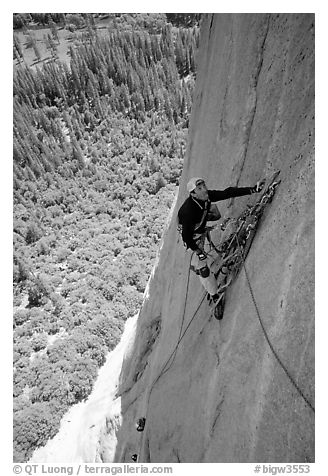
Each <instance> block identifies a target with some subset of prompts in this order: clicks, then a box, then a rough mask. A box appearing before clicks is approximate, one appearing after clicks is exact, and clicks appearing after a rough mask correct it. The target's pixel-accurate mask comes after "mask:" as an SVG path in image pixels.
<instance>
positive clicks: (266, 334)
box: [236, 234, 315, 413]
mask: <svg viewBox="0 0 328 476" xmlns="http://www.w3.org/2000/svg"><path fill="white" fill-rule="evenodd" d="M236 240H237V245H238V248H239V251H240V255H241V259H242V265H243V268H244V271H245V275H246V280H247V284H248V287H249V291H250V293H251V297H252V301H253V304H254V307H255V310H256V314H257V317H258V319H259V321H260V324H261V328H262V331H263V334H264V336H265V339H266V341H267V343H268V345H269V347H270V349H271V351H272V353H273V355H274V356H275V358H276V359H277V361H278V363H279V365H280V366H281V368H282V369H283V370H284V372H285V374H286V375H287V377H288V378H289V380H290V381H291V383H292V384H293V385H294V387H295V388H296V390H297V391H298V393H299V394H300V396H301V397H302V398H303V400H304V401H305V403H306V404H307V405H308V406H309V407H310V408H311V410H312V411H313V413H315V409H314V407H313V405H312V404H311V402H310V401H309V399H308V398H307V397H306V396H305V395H304V393H303V391H302V390H301V388H300V387H299V386H298V385H297V383H296V382H295V379H294V378H293V377H292V376H291V375H290V373H289V371H288V369H287V368H286V366H285V365H284V363H283V362H282V360H281V359H280V357H279V355H278V354H277V352H276V351H275V349H274V347H273V345H272V343H271V341H270V338H269V336H268V333H267V331H266V329H265V327H264V324H263V321H262V318H261V315H260V311H259V308H258V305H257V302H256V300H255V296H254V292H253V289H252V285H251V282H250V279H249V276H248V273H247V270H246V265H245V260H244V256H243V253H242V250H241V247H240V244H239V240H238V235H237V234H236Z"/></svg>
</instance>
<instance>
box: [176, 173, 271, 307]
mask: <svg viewBox="0 0 328 476" xmlns="http://www.w3.org/2000/svg"><path fill="white" fill-rule="evenodd" d="M264 183H265V181H264V180H261V181H258V182H257V184H256V185H255V186H254V187H239V188H238V187H228V188H226V189H225V190H208V189H207V187H206V184H205V180H204V179H203V178H200V177H193V178H191V179H190V180H189V182H188V183H187V191H188V192H189V197H188V198H187V199H186V200H185V201H184V203H183V204H182V206H181V207H180V209H179V211H178V221H179V224H180V226H181V229H182V230H181V232H182V239H183V241H184V243H185V245H186V247H187V249H188V248H190V249H191V250H192V251H193V255H192V258H191V267H192V269H194V270H195V272H196V274H198V275H199V279H200V281H201V283H202V285H203V286H204V288H205V289H206V291H207V292H208V297H209V298H210V300H212V301H213V302H215V301H216V300H217V299H219V298H220V296H221V294H220V293H218V284H217V281H216V278H215V276H214V274H213V273H212V272H211V270H210V262H209V259H208V257H207V255H206V253H205V251H204V244H205V238H206V232H207V230H206V224H207V222H208V221H214V220H219V219H220V218H221V214H220V212H219V209H218V207H217V205H215V204H213V203H212V202H218V201H220V200H227V199H228V198H233V197H242V196H244V195H250V194H252V193H258V192H260V191H261V190H262V189H263V186H264Z"/></svg>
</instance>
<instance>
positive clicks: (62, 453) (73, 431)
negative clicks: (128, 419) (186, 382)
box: [30, 315, 138, 463]
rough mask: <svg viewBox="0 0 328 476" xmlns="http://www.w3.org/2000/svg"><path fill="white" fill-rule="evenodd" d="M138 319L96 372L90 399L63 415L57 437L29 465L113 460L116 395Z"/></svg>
mask: <svg viewBox="0 0 328 476" xmlns="http://www.w3.org/2000/svg"><path fill="white" fill-rule="evenodd" d="M137 319H138V315H136V316H134V317H131V318H130V319H128V320H127V321H126V323H125V328H124V332H123V334H122V337H121V340H120V342H119V344H118V345H117V346H116V347H115V349H114V350H112V351H111V352H110V353H109V354H108V356H107V359H106V362H105V364H104V365H103V366H102V367H101V369H100V370H99V373H98V377H97V380H96V382H95V385H94V388H93V390H92V393H91V394H90V396H89V398H88V399H87V400H86V401H85V402H81V403H78V404H77V405H74V406H73V407H72V408H71V409H70V410H69V411H68V412H67V413H66V415H64V417H63V418H62V421H61V425H60V429H59V432H58V433H57V435H56V436H55V437H54V438H53V439H52V440H49V441H48V443H47V444H46V445H45V446H44V447H42V448H39V449H37V450H36V451H35V452H34V454H33V456H32V458H31V460H30V462H31V463H83V462H89V463H91V462H101V461H102V455H104V454H105V455H106V461H107V462H108V461H109V459H108V458H111V456H112V457H114V453H115V448H116V429H117V428H118V426H119V425H120V419H121V399H120V398H115V392H116V389H117V386H118V382H119V376H120V372H121V367H122V362H123V357H124V354H125V351H126V349H127V348H128V346H129V345H130V343H131V341H132V340H133V338H134V335H135V329H136V323H137ZM99 449H100V451H101V454H99Z"/></svg>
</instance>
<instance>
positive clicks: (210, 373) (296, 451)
mask: <svg viewBox="0 0 328 476" xmlns="http://www.w3.org/2000/svg"><path fill="white" fill-rule="evenodd" d="M277 169H279V170H280V171H281V179H282V181H281V184H280V186H279V188H278V189H277V192H276V195H275V197H274V200H273V202H272V203H271V204H270V205H269V206H268V207H267V209H266V211H265V213H264V215H263V217H262V219H261V221H260V224H259V227H258V230H257V233H256V236H255V239H254V241H253V244H252V246H251V249H250V251H249V254H248V256H247V260H246V266H247V270H248V274H249V278H250V281H251V285H252V289H253V292H254V296H255V299H256V302H257V305H258V309H259V312H260V315H261V318H262V321H263V324H264V326H265V328H266V331H267V333H268V336H269V338H270V341H271V343H272V346H273V347H274V349H275V351H276V352H277V354H278V355H279V358H280V359H281V362H282V363H283V365H284V366H285V368H286V369H287V370H288V372H289V374H290V376H291V377H292V379H293V380H294V381H295V382H296V383H297V385H298V386H299V388H300V389H301V391H302V392H303V394H304V395H305V396H306V398H307V399H308V401H309V402H311V404H312V405H313V406H314V16H313V15H312V14H213V15H211V14H208V15H206V16H205V18H204V20H203V23H202V29H201V44H200V51H199V59H198V73H197V82H196V89H195V95H194V103H193V113H192V117H191V121H190V128H189V140H188V148H187V152H186V158H185V164H184V170H183V175H182V179H181V184H180V189H179V195H178V197H177V200H176V204H175V208H174V210H173V212H172V219H171V222H170V224H169V226H168V228H167V230H166V233H165V236H164V238H163V242H162V248H161V251H160V255H159V261H158V264H157V266H156V268H155V269H154V272H153V276H152V278H151V280H150V283H149V289H148V295H147V297H146V299H145V302H144V306H143V308H142V310H141V312H140V316H139V319H138V323H137V328H136V333H135V336H134V341H133V342H132V343H131V345H130V347H129V350H128V351H127V352H126V355H125V359H124V363H123V367H122V372H121V377H120V386H119V394H120V396H121V411H122V415H121V427H120V429H119V430H118V432H117V445H116V454H115V458H114V460H115V461H117V462H124V461H131V455H132V454H133V453H137V454H138V455H139V462H152V463H154V462H161V463H164V462H171V463H174V462H218V463H219V462H236V463H238V462H294V463H297V462H313V461H314V412H313V410H312V409H311V408H310V406H309V405H308V404H307V403H306V402H305V400H304V399H303V398H302V396H301V395H300V392H299V391H297V390H296V388H295V386H294V385H293V384H292V383H291V381H290V379H289V378H288V376H287V375H286V372H285V371H284V370H283V369H282V366H281V365H280V363H279V362H278V361H277V359H276V357H275V356H274V354H273V352H272V350H271V349H270V347H269V345H268V343H267V341H266V339H265V337H264V333H263V330H262V328H261V325H260V322H259V319H258V316H257V313H256V310H255V307H254V303H253V301H252V298H251V294H250V289H249V286H248V283H247V280H246V277H245V273H244V271H243V270H241V271H240V273H239V274H238V276H237V278H236V280H235V281H234V282H233V284H232V285H231V286H230V288H229V289H228V291H227V294H226V305H225V311H224V317H223V320H222V321H217V320H215V319H214V318H213V317H212V316H211V312H210V309H209V306H208V303H207V302H206V300H204V301H203V302H202V303H201V305H200V306H199V304H200V302H201V299H202V296H203V289H202V288H201V286H200V283H199V280H198V277H197V276H195V275H194V274H193V273H191V274H190V275H189V263H190V251H186V250H185V248H184V247H183V244H182V243H181V238H180V237H179V234H178V233H177V228H176V220H175V217H176V214H177V210H178V207H179V206H180V205H181V203H182V202H183V200H184V199H185V198H186V183H187V181H188V180H189V178H190V177H192V176H202V177H204V178H205V179H206V182H207V184H208V187H209V188H212V189H213V188H214V189H215V188H218V189H224V188H226V187H228V186H236V185H237V186H248V185H254V184H255V183H256V181H257V180H259V179H261V178H262V177H266V176H269V175H270V174H271V173H272V172H273V171H274V170H277ZM254 201H255V196H247V197H241V198H236V199H234V200H229V201H226V202H219V203H218V206H219V209H220V211H221V213H222V215H223V216H237V215H238V214H239V213H240V212H241V211H242V210H243V209H244V208H245V207H246V205H247V204H252V203H254ZM216 233H217V234H216ZM216 233H214V235H213V238H214V241H215V242H217V241H218V240H219V232H216ZM186 291H188V292H187V295H186ZM198 307H199V309H198V310H197V308H198ZM196 311H197V312H196ZM182 335H183V337H182V339H181V336H182ZM180 339H181V341H180V343H179V345H178V347H177V348H176V344H177V342H178V340H180ZM175 349H176V352H174V350H175ZM170 355H171V356H172V357H171V360H170V361H169V362H168V365H167V366H166V370H165V371H164V372H162V371H163V368H164V365H165V364H166V362H167V361H168V359H169V357H170ZM139 417H146V426H145V430H144V432H137V431H136V429H135V421H136V420H137V419H138V418H139Z"/></svg>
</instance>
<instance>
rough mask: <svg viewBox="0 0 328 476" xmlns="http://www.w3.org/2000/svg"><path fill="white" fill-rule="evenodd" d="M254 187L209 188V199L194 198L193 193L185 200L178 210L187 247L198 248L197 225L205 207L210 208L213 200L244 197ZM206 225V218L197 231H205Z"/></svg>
mask: <svg viewBox="0 0 328 476" xmlns="http://www.w3.org/2000/svg"><path fill="white" fill-rule="evenodd" d="M251 193H252V187H239V188H238V187H228V188H226V189H225V190H208V200H207V201H206V202H203V201H201V200H197V199H195V198H192V197H191V195H189V197H188V198H187V199H186V200H185V201H184V203H183V204H182V205H181V207H180V209H179V211H178V220H179V223H180V225H181V226H182V239H183V241H184V242H185V243H186V246H187V248H191V249H192V250H196V249H197V248H198V247H197V243H196V241H195V240H194V238H193V235H194V233H195V228H196V226H197V225H198V224H199V223H200V222H201V221H202V217H203V215H204V212H205V208H207V207H208V208H207V209H209V205H210V203H211V202H219V201H221V200H227V199H228V198H233V197H242V196H244V195H250V194H251ZM205 227H206V219H205V220H204V221H203V223H202V224H201V226H200V227H199V228H197V233H200V234H201V233H203V232H204V231H205Z"/></svg>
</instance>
